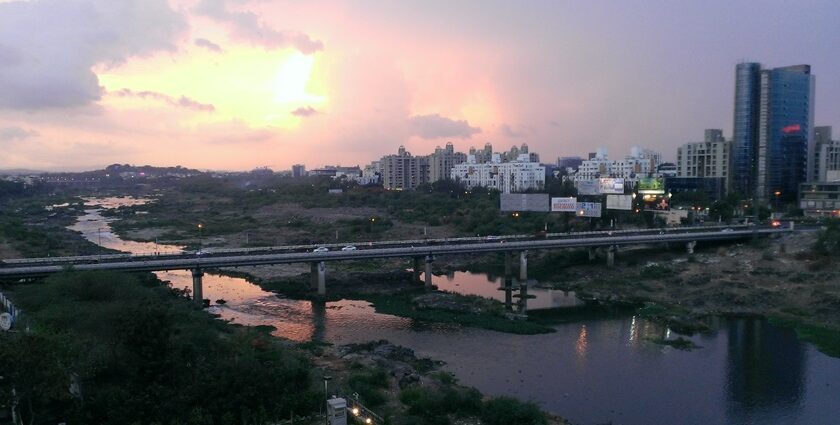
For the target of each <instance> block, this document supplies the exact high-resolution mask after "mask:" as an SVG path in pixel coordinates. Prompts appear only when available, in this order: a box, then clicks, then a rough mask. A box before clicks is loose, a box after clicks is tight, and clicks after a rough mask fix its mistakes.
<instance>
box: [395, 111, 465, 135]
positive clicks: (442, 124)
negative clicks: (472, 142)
mask: <svg viewBox="0 0 840 425" xmlns="http://www.w3.org/2000/svg"><path fill="white" fill-rule="evenodd" d="M409 123H410V124H411V129H412V134H414V135H416V136H420V137H421V138H423V139H437V138H441V137H460V138H462V139H469V138H470V137H471V136H472V135H473V134H476V133H481V129H480V128H478V127H471V126H470V123H468V122H467V121H466V120H452V119H449V118H446V117H442V116H440V115H438V114H433V115H415V116H413V117H411V118H410V119H409Z"/></svg>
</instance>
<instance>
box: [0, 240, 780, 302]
mask: <svg viewBox="0 0 840 425" xmlns="http://www.w3.org/2000/svg"><path fill="white" fill-rule="evenodd" d="M793 231H794V229H793V225H792V224H791V226H790V227H789V228H784V229H782V228H763V227H758V226H734V227H716V228H714V227H705V228H704V227H700V228H686V229H669V230H667V231H665V230H658V229H657V230H631V231H609V232H606V231H605V232H581V233H551V234H547V235H545V237H534V236H530V237H523V236H522V235H519V236H512V237H501V236H499V237H494V236H490V237H484V238H454V239H433V240H417V241H386V242H377V243H376V245H374V243H370V245H365V244H359V245H358V246H359V247H358V248H354V249H352V250H335V251H323V250H321V252H313V251H314V250H310V248H313V247H315V246H314V245H311V246H302V247H273V248H267V249H259V250H251V249H232V250H225V251H218V252H212V253H207V254H201V255H198V254H197V253H180V254H167V255H154V254H151V255H148V254H147V255H127V254H126V255H119V254H118V255H105V256H96V255H93V256H79V257H52V258H30V259H9V260H3V261H2V263H0V279H4V278H5V279H29V278H37V277H43V276H47V275H50V274H53V273H59V272H62V271H66V270H77V271H88V270H111V271H123V272H146V271H165V270H191V271H192V276H193V298H194V299H196V300H198V301H200V302H203V298H202V293H203V291H202V289H203V288H202V281H201V278H202V276H203V274H204V273H203V270H206V269H213V268H221V267H241V266H258V265H270V264H288V263H310V264H311V279H312V288H313V289H317V291H318V294H320V295H322V296H323V295H326V265H325V264H326V262H328V261H348V260H368V259H380V258H412V259H413V260H414V275H415V280H418V281H419V279H420V265H421V262H422V261H423V260H425V285H426V287H431V286H432V273H431V269H432V263H433V261H434V259H435V257H437V256H445V255H463V254H477V253H493V252H503V253H505V272H506V275H509V274H510V270H511V264H510V263H511V253H515V252H518V253H519V278H520V280H522V281H525V280H527V273H528V272H527V264H528V263H527V261H528V259H527V255H528V251H531V250H540V249H563V248H590V259H594V251H593V250H592V249H594V248H598V247H607V248H608V249H607V265H608V266H613V264H614V262H615V251H616V249H617V248H618V247H619V246H624V245H643V244H659V243H684V244H685V246H686V249H687V251H688V253H689V254H691V253H693V252H694V247H695V245H696V244H697V243H698V242H699V241H727V240H737V239H744V238H750V237H758V236H772V235H780V234H783V233H789V232H793Z"/></svg>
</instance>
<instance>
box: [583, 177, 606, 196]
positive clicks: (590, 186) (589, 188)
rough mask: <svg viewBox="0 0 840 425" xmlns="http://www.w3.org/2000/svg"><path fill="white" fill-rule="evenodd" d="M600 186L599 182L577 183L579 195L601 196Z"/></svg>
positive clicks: (586, 181) (584, 181) (585, 181)
mask: <svg viewBox="0 0 840 425" xmlns="http://www.w3.org/2000/svg"><path fill="white" fill-rule="evenodd" d="M600 186H601V185H600V182H599V181H598V180H580V181H578V182H577V190H578V195H600V194H601V190H600V189H601V187H600Z"/></svg>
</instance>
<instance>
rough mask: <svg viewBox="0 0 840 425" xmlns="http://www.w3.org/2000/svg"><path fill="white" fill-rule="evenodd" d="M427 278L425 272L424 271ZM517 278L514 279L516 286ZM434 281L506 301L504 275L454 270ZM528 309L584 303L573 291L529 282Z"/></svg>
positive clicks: (451, 289) (444, 286)
mask: <svg viewBox="0 0 840 425" xmlns="http://www.w3.org/2000/svg"><path fill="white" fill-rule="evenodd" d="M423 276H424V277H423V279H425V273H423ZM516 282H517V279H513V284H514V286H516ZM432 283H433V284H435V285H436V286H437V287H438V289H440V290H443V291H448V292H454V293H457V294H462V295H478V296H480V297H485V298H491V299H494V300H497V301H501V302H505V291H504V289H502V288H503V287H504V277H495V278H494V277H490V276H488V275H486V274H477V273H469V272H454V273H450V274H447V275H436V276H432ZM528 297H529V299H528V309H529V310H537V309H544V308H556V307H574V306H578V305H581V304H583V302H582V301H580V300H579V299H578V298H577V296H575V293H574V292H572V291H560V290H553V289H546V288H538V287H535V286H534V283H533V282H531V283H529V284H528Z"/></svg>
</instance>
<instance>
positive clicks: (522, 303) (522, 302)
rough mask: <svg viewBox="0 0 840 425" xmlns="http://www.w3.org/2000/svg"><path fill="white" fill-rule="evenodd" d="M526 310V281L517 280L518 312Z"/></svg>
mask: <svg viewBox="0 0 840 425" xmlns="http://www.w3.org/2000/svg"><path fill="white" fill-rule="evenodd" d="M526 312H528V282H526V281H524V280H523V281H522V282H519V313H521V314H525V313H526Z"/></svg>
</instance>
